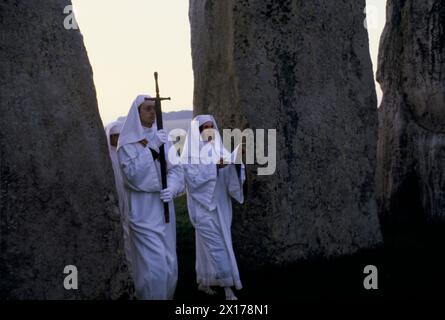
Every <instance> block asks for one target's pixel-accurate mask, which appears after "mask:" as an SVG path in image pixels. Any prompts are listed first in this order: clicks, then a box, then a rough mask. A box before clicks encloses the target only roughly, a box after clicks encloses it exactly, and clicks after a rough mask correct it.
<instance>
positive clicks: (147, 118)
mask: <svg viewBox="0 0 445 320" xmlns="http://www.w3.org/2000/svg"><path fill="white" fill-rule="evenodd" d="M139 118H140V119H141V123H142V125H143V126H144V127H149V128H150V127H151V126H152V125H153V123H154V122H155V120H156V111H155V102H154V101H145V102H144V103H142V104H141V105H140V106H139Z"/></svg>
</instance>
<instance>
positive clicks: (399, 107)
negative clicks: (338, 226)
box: [377, 0, 445, 239]
mask: <svg viewBox="0 0 445 320" xmlns="http://www.w3.org/2000/svg"><path fill="white" fill-rule="evenodd" d="M444 61H445V2H444V1H442V0H406V1H389V2H388V7H387V23H386V27H385V29H384V32H383V35H382V39H381V46H380V53H379V70H378V75H377V76H378V81H379V82H380V84H381V86H382V90H383V93H384V96H383V101H382V105H381V107H380V109H379V123H380V124H379V143H378V170H377V191H378V204H379V210H380V215H381V218H382V222H383V225H384V226H385V227H386V228H387V229H388V230H391V232H392V231H394V232H396V231H397V232H398V231H403V230H404V231H408V232H410V230H411V231H413V232H412V233H411V235H412V236H413V237H415V238H417V239H420V238H421V236H420V227H421V226H422V225H424V226H425V225H426V223H429V222H432V223H436V222H439V221H441V222H444V221H445V62H444ZM394 228H395V229H394Z"/></svg>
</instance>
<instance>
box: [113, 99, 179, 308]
mask: <svg viewBox="0 0 445 320" xmlns="http://www.w3.org/2000/svg"><path fill="white" fill-rule="evenodd" d="M145 97H149V96H143V95H140V96H138V97H137V98H136V99H135V101H134V102H133V105H132V106H131V109H130V111H129V113H128V116H127V119H126V121H125V123H124V126H123V128H122V131H121V134H120V137H119V144H118V157H119V164H120V168H121V171H122V175H123V177H124V180H125V184H126V188H127V191H128V203H129V217H128V224H129V229H130V246H131V252H132V259H131V261H132V263H133V279H134V283H135V290H136V297H137V298H138V299H143V300H148V299H150V300H164V299H172V298H173V295H174V292H175V289H176V283H177V278H178V267H177V257H176V225H175V211H174V204H173V201H171V202H169V211H170V222H169V223H165V219H164V206H163V202H162V200H161V199H160V191H161V170H160V164H159V161H158V160H154V159H153V156H152V153H151V151H150V149H149V148H151V149H153V150H155V151H157V152H159V148H158V147H157V146H156V145H155V144H154V143H153V141H154V139H155V132H156V131H155V130H157V129H156V125H155V124H153V126H152V128H146V127H143V126H142V125H141V122H140V119H139V112H138V106H139V105H141V104H142V103H143V102H144V98H145ZM143 139H147V140H148V146H147V147H144V146H143V145H142V144H140V143H139V141H140V140H143ZM170 147H171V144H170V143H168V144H166V145H165V147H164V148H165V151H166V160H167V184H168V187H169V188H171V189H172V190H173V195H174V196H176V195H178V194H180V193H181V192H183V189H184V176H183V172H182V168H181V166H180V165H177V164H176V165H173V164H172V163H170V162H169V161H168V157H167V153H168V152H167V150H169V148H170Z"/></svg>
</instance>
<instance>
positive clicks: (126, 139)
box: [117, 94, 157, 149]
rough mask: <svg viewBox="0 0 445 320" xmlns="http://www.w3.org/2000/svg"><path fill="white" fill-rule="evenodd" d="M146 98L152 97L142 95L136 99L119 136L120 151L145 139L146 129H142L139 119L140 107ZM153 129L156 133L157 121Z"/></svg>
mask: <svg viewBox="0 0 445 320" xmlns="http://www.w3.org/2000/svg"><path fill="white" fill-rule="evenodd" d="M145 98H151V97H150V96H149V95H142V94H141V95H138V96H137V97H136V99H134V101H133V104H132V105H131V108H130V111H128V115H127V118H126V120H125V123H124V125H123V127H122V130H121V133H120V136H119V143H118V146H117V148H118V149H119V148H120V147H122V146H124V145H126V144H129V143H135V142H139V141H141V140H143V139H144V128H143V127H142V124H141V119H140V118H139V110H138V107H139V106H140V105H141V104H142V103H144V101H145ZM151 128H152V129H153V130H154V131H156V130H157V126H156V121H155V123H153V126H152V127H151Z"/></svg>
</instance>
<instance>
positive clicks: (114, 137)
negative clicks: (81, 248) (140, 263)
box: [105, 117, 133, 276]
mask: <svg viewBox="0 0 445 320" xmlns="http://www.w3.org/2000/svg"><path fill="white" fill-rule="evenodd" d="M125 119H126V117H120V118H118V119H117V120H116V121H113V122H111V123H109V124H108V125H107V126H105V134H106V136H107V142H108V151H109V154H110V159H111V164H112V166H113V173H114V182H115V185H116V191H117V196H118V201H119V211H120V216H121V223H122V229H123V238H124V252H125V258H126V261H127V266H128V271H129V272H130V275H131V276H132V274H133V272H132V265H133V264H132V262H131V251H130V241H129V238H130V231H129V227H128V211H129V207H128V195H127V194H126V192H127V190H126V188H125V185H124V180H123V177H122V173H121V170H120V167H119V161H118V158H117V143H118V141H119V134H120V132H121V129H122V126H123V124H124V122H125Z"/></svg>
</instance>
